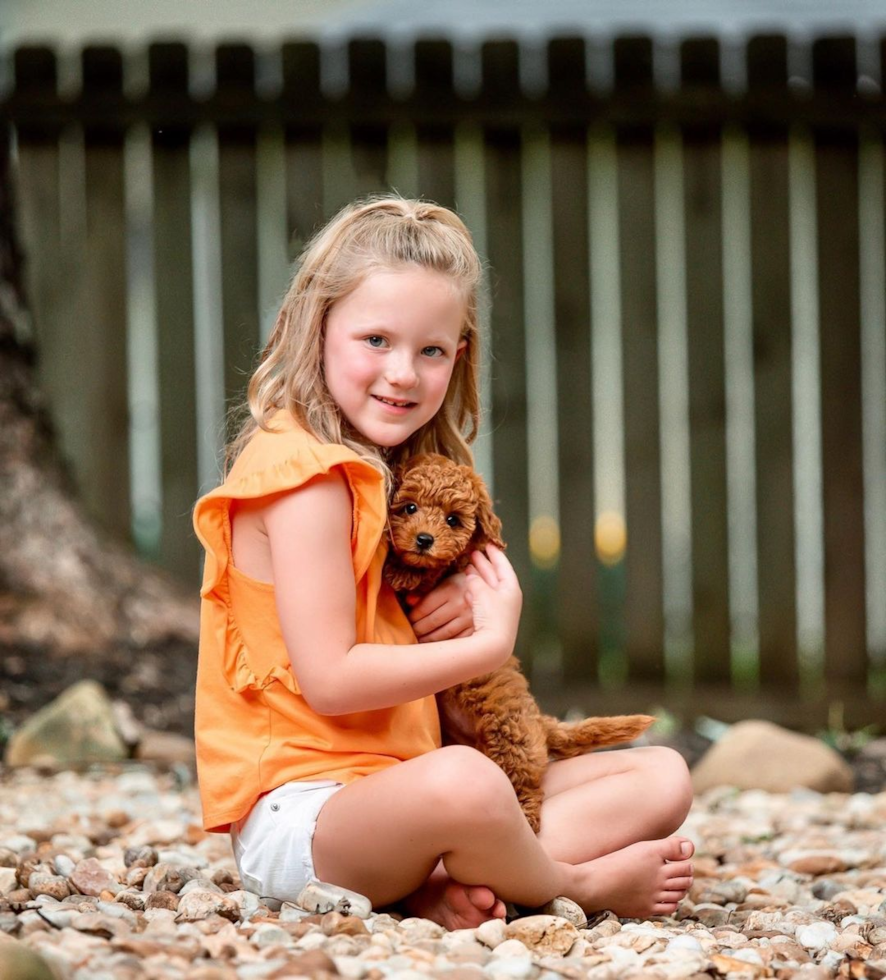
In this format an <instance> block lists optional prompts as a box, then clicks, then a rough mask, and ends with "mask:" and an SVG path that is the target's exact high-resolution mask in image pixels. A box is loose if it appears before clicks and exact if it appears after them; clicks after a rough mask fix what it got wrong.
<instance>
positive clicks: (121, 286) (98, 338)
mask: <svg viewBox="0 0 886 980" xmlns="http://www.w3.org/2000/svg"><path fill="white" fill-rule="evenodd" d="M82 63H83V98H84V100H85V101H87V102H97V101H98V100H100V99H104V98H108V97H110V98H113V97H114V96H117V97H119V96H120V94H121V93H122V89H123V60H122V57H121V54H120V52H119V51H118V50H117V49H116V48H111V47H98V46H96V47H88V48H86V49H84V51H83V62H82ZM84 167H85V178H86V239H85V242H83V243H82V246H81V247H82V248H83V252H82V253H81V255H80V256H79V258H80V261H81V262H82V277H81V279H80V282H81V284H82V286H83V289H82V293H81V294H80V302H79V303H78V305H77V312H78V317H79V321H78V322H77V324H76V331H77V345H78V351H77V356H76V358H75V361H74V363H73V364H72V365H71V366H70V367H71V368H72V369H73V372H74V376H76V377H79V378H80V379H82V383H81V385H80V386H79V395H80V398H81V400H82V403H83V415H82V418H83V422H84V425H83V434H82V440H83V441H82V443H81V445H80V451H79V452H77V460H78V465H77V472H78V480H79V483H80V488H81V490H82V494H83V499H84V501H85V503H86V506H87V508H88V510H89V512H90V513H91V514H92V515H93V517H94V518H95V519H96V521H97V522H98V523H99V524H100V525H101V526H102V527H105V528H107V529H108V530H109V531H111V532H113V533H114V534H116V535H118V536H119V537H120V538H127V539H128V538H129V536H130V524H131V515H130V510H131V509H130V500H129V398H128V386H127V362H126V212H125V199H124V187H123V131H122V130H121V129H119V128H118V127H117V126H116V125H114V124H112V123H102V124H90V125H88V126H86V127H85V129H84ZM72 245H73V243H72ZM77 251H79V249H77Z"/></svg>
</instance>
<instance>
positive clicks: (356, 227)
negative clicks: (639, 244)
mask: <svg viewBox="0 0 886 980" xmlns="http://www.w3.org/2000/svg"><path fill="white" fill-rule="evenodd" d="M410 265H413V266H419V267H421V268H424V269H430V270H433V271H436V272H440V273H442V274H443V275H445V276H447V277H448V278H449V279H450V280H451V281H452V283H453V285H454V286H455V287H456V288H457V289H458V290H459V292H460V294H461V296H462V297H463V299H464V301H465V317H464V323H463V325H462V331H461V339H462V340H465V341H467V344H466V346H465V349H464V351H463V353H462V355H461V357H459V359H458V360H457V361H456V364H455V367H454V369H453V373H452V378H451V380H450V382H449V388H448V390H447V392H446V396H445V398H444V399H443V404H442V406H441V407H440V410H439V411H438V412H437V414H436V415H435V416H434V418H433V419H431V420H430V421H429V422H427V423H426V424H425V425H424V426H422V427H421V428H420V429H419V430H418V431H417V432H415V433H413V435H412V436H411V437H410V438H409V439H408V440H407V441H406V442H405V443H404V444H403V445H402V446H398V447H396V448H395V449H393V450H391V451H389V452H384V451H382V450H381V449H379V447H377V446H375V445H373V444H372V443H369V442H367V441H365V440H363V439H362V438H361V437H360V435H359V433H356V432H355V431H354V430H353V429H352V427H351V426H350V425H349V424H348V422H347V420H346V419H345V418H344V417H343V416H342V413H341V410H340V409H339V407H338V405H337V404H336V403H335V402H334V401H333V400H332V397H331V396H330V394H329V390H328V388H327V385H326V380H325V377H324V373H323V337H324V332H325V325H326V317H327V314H328V313H329V310H330V308H331V307H332V305H333V304H334V303H335V302H337V301H338V300H340V299H342V298H343V297H345V296H347V295H348V294H349V293H350V292H351V291H352V290H354V289H356V288H357V286H359V285H360V283H361V282H363V280H364V279H365V278H366V277H367V276H368V275H369V274H370V273H372V272H374V271H378V270H380V269H401V268H403V267H408V266H410ZM482 277H483V269H482V264H481V262H480V259H479V257H478V255H477V252H476V250H475V249H474V246H473V243H472V240H471V234H470V232H469V231H468V229H467V227H466V226H465V224H464V222H463V221H462V220H461V219H460V218H459V217H458V215H456V214H455V213H454V212H452V211H450V210H449V209H447V208H444V207H441V206H440V205H437V204H432V203H428V202H425V201H411V200H406V199H404V198H401V197H399V196H396V195H384V196H374V197H370V198H365V199H363V200H360V201H356V202H355V203H353V204H350V205H348V206H347V207H345V208H343V209H342V210H341V211H340V212H339V213H338V214H337V215H336V216H335V217H334V218H333V219H332V220H331V221H330V222H329V223H328V224H327V225H326V226H325V227H324V228H322V229H320V231H319V232H317V234H316V235H315V236H314V237H313V238H312V239H311V241H310V242H309V243H308V244H307V246H306V247H305V249H304V251H303V252H302V254H301V257H300V259H299V261H298V263H297V266H296V270H295V274H294V275H293V278H292V282H291V283H290V286H289V290H288V291H287V293H286V297H285V298H284V300H283V304H282V306H281V309H280V313H279V314H278V316H277V320H276V323H275V325H274V329H273V330H272V331H271V335H270V337H269V338H268V342H267V344H266V345H265V348H264V350H263V351H262V353H261V356H260V358H259V363H258V367H257V368H256V370H255V372H254V374H253V375H252V378H251V379H250V382H249V387H248V389H247V398H246V405H245V406H241V408H240V412H241V413H242V414H243V415H245V414H246V411H245V410H246V409H247V408H248V412H249V414H248V416H246V418H245V420H244V421H243V423H242V424H241V426H240V429H239V432H238V434H237V435H236V437H235V438H234V439H233V440H232V441H231V442H230V444H229V445H228V447H227V451H226V454H225V470H226V472H227V471H228V470H229V469H230V467H231V465H232V464H233V462H234V460H235V459H236V458H237V456H238V455H239V454H240V452H241V451H242V449H243V447H244V446H245V445H246V443H247V442H248V441H249V439H250V437H251V436H252V435H253V433H254V432H255V431H256V429H258V428H262V429H265V430H266V431H270V430H271V426H270V425H269V421H270V418H271V416H272V415H273V414H274V413H275V412H276V411H278V410H280V409H288V410H289V412H291V414H292V415H293V416H294V417H295V418H296V419H297V420H298V421H299V422H300V423H301V424H302V425H303V426H304V427H305V428H306V429H308V430H309V431H310V432H311V433H313V435H314V436H316V437H317V439H319V440H320V441H321V442H324V443H339V444H342V445H345V446H348V447H349V448H351V449H353V450H354V451H355V452H356V453H358V454H359V455H360V456H361V457H362V458H364V459H365V460H367V461H368V462H370V463H371V464H372V465H373V466H375V467H376V468H377V469H379V470H380V471H381V472H382V473H383V474H384V476H385V480H386V483H388V485H389V484H390V468H391V467H392V466H394V465H395V464H396V463H397V462H398V461H399V460H400V459H405V458H406V457H408V456H411V455H413V454H415V453H420V452H437V453H442V454H443V455H445V456H448V457H449V458H450V459H453V460H455V461H456V462H458V463H468V464H470V463H471V462H472V460H473V457H472V454H471V450H470V444H471V443H472V442H473V441H474V439H475V438H476V435H477V429H478V426H479V419H480V394H479V370H480V332H479V323H478V321H479V311H478V303H479V300H478V297H479V294H480V285H481V282H482Z"/></svg>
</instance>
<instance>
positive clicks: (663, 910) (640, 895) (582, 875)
mask: <svg viewBox="0 0 886 980" xmlns="http://www.w3.org/2000/svg"><path fill="white" fill-rule="evenodd" d="M694 850H695V848H694V847H693V845H692V842H691V841H688V840H686V838H685V837H666V838H665V839H664V840H648V841H640V842H639V843H637V844H631V845H629V846H628V847H625V848H623V849H622V850H620V851H614V852H613V853H612V854H605V855H603V857H599V858H596V859H595V860H593V861H588V862H587V864H582V865H578V866H577V867H576V872H578V876H579V884H578V888H579V891H580V894H570V895H569V897H570V898H573V899H574V900H575V901H577V902H578V903H579V904H580V905H581V906H582V908H583V909H584V910H585V912H596V911H599V910H600V909H611V910H612V911H613V912H615V914H616V915H618V916H621V917H622V918H625V919H639V918H645V917H646V916H649V915H670V914H671V913H673V912H674V911H675V910H676V908H677V903H678V902H679V901H680V900H681V899H682V898H684V897H685V896H686V893H687V892H688V891H689V887H690V886H691V884H692V865H691V864H690V863H689V861H687V860H686V858H689V857H691V856H692V853H693V851H694Z"/></svg>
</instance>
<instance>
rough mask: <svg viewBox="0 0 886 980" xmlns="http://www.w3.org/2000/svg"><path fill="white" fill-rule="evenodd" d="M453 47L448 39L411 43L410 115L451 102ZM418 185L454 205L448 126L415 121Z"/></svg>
mask: <svg viewBox="0 0 886 980" xmlns="http://www.w3.org/2000/svg"><path fill="white" fill-rule="evenodd" d="M452 59H453V50H452V45H451V44H450V42H449V41H443V40H439V41H436V40H430V39H427V40H422V41H417V42H416V45H415V93H414V96H413V99H414V116H415V118H416V119H417V120H421V119H422V117H423V116H424V115H426V112H425V111H424V110H426V109H427V108H429V107H430V106H431V105H433V104H434V103H439V102H454V101H455V88H454V83H453V62H452ZM415 135H416V144H417V155H418V187H419V194H420V196H422V197H425V198H429V199H430V200H432V201H436V202H437V203H438V204H442V205H444V206H445V207H455V206H456V200H455V136H454V131H453V128H452V126H441V125H433V124H428V123H424V124H422V123H418V124H417V125H416V134H415Z"/></svg>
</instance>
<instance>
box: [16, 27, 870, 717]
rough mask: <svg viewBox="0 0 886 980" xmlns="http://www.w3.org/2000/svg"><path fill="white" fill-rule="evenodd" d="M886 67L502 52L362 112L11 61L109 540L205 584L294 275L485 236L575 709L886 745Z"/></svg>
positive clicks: (488, 459) (519, 484) (516, 526)
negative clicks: (433, 219)
mask: <svg viewBox="0 0 886 980" xmlns="http://www.w3.org/2000/svg"><path fill="white" fill-rule="evenodd" d="M873 50H874V46H872V45H871V44H867V46H866V47H863V48H862V47H857V45H856V42H855V40H854V39H852V38H848V37H826V38H819V39H817V40H815V41H814V42H813V43H810V44H809V45H808V46H806V47H803V46H791V45H790V44H789V43H788V41H787V40H786V39H785V38H784V37H779V36H765V37H762V36H761V37H754V38H752V39H750V40H749V41H748V42H747V43H746V45H745V46H744V47H743V48H742V49H741V51H736V50H735V49H734V48H731V49H729V50H728V51H724V50H721V46H720V45H719V43H718V41H717V40H716V39H713V38H688V39H686V40H684V41H683V42H682V43H681V44H680V45H679V47H678V49H677V50H676V52H675V51H674V50H672V49H664V48H661V47H659V46H657V45H656V44H655V42H654V41H653V40H651V39H649V38H646V37H640V36H637V37H623V38H618V39H615V40H614V41H613V42H612V44H611V45H610V46H609V47H608V48H606V49H605V50H603V49H602V48H600V47H599V46H596V47H594V49H593V53H592V55H591V57H589V51H588V45H587V43H586V40H585V39H583V38H578V37H566V38H557V39H553V40H551V41H550V42H549V43H548V45H547V49H546V55H547V59H546V64H547V69H546V73H545V76H544V78H541V77H540V76H537V77H536V78H535V81H534V83H533V81H532V78H531V77H530V76H529V75H528V73H527V72H525V71H524V72H522V74H521V57H524V56H525V52H523V51H521V48H520V45H519V44H518V43H516V42H511V41H491V42H488V43H485V44H483V45H482V46H481V48H480V49H479V50H478V51H477V52H475V54H476V55H477V59H476V62H475V63H476V65H478V66H479V71H478V72H477V73H476V74H477V81H476V84H473V85H472V84H471V74H470V71H467V70H466V66H468V67H469V63H470V58H469V57H468V55H469V53H468V54H466V53H465V52H459V51H454V50H453V48H452V46H451V45H450V44H449V43H448V42H447V41H445V40H439V39H428V40H420V41H418V42H416V43H415V45H414V48H413V49H411V50H410V51H409V52H404V51H403V50H402V49H398V51H397V53H396V58H397V59H399V60H398V62H397V64H398V66H399V67H402V66H403V64H404V63H405V62H404V61H403V59H407V60H410V59H411V62H412V65H413V68H414V84H412V85H411V86H410V87H409V90H408V91H405V90H404V89H403V87H402V86H401V87H400V89H399V90H397V91H394V92H391V91H390V90H389V86H388V84H387V79H388V77H389V75H390V69H391V65H390V64H389V62H390V61H392V60H393V58H394V57H395V55H394V53H393V52H391V51H388V49H387V48H386V45H385V43H384V42H382V41H381V40H375V39H361V40H354V41H352V42H350V44H349V45H348V47H347V63H348V84H347V87H346V89H345V90H344V91H335V92H331V91H330V90H329V86H328V85H324V84H321V80H322V79H323V78H324V77H326V76H325V75H324V72H323V68H324V63H325V61H324V59H326V58H327V57H328V52H326V51H325V50H324V49H321V48H320V47H319V46H318V45H317V44H315V43H312V42H308V41H298V42H293V43H287V44H283V45H282V46H281V48H280V49H279V50H276V51H261V52H256V51H254V50H253V49H252V48H250V47H248V46H246V45H242V44H227V45H222V46H219V47H218V48H217V49H216V50H215V51H214V52H212V55H213V59H212V60H213V64H212V65H211V66H210V67H212V68H214V71H210V72H208V73H207V72H206V71H203V70H197V71H195V70H193V68H194V66H195V65H197V67H198V68H200V66H201V65H202V67H203V68H204V69H205V67H206V64H205V62H206V59H203V61H200V59H199V58H198V55H199V52H195V51H191V50H189V48H188V47H186V46H185V45H183V44H175V43H164V44H156V45H153V46H151V47H150V48H149V49H148V50H147V51H146V52H127V53H125V54H124V53H123V52H121V51H120V50H117V49H116V48H113V47H91V48H87V49H85V50H83V51H82V53H81V56H79V57H78V60H77V62H76V63H74V62H72V61H71V59H70V58H67V59H61V58H59V57H57V56H56V54H55V53H54V52H53V51H52V50H49V49H46V48H36V47H29V48H22V49H19V50H17V51H15V52H13V53H12V55H11V58H12V70H11V72H10V73H9V75H10V77H11V84H10V87H9V89H8V91H6V93H5V94H4V96H3V99H2V102H0V110H2V113H3V115H4V117H5V118H7V119H9V120H11V122H12V123H13V125H14V127H15V133H16V145H17V160H18V181H19V205H20V213H21V226H22V232H23V240H24V245H25V249H26V256H27V262H28V266H27V270H28V282H29V285H30V293H31V296H30V298H31V305H32V309H33V312H34V318H35V330H36V334H37V336H38V339H39V342H40V350H41V358H42V362H41V364H42V367H41V370H42V379H43V383H44V385H45V388H46V390H47V391H48V392H49V395H50V398H51V401H52V406H53V410H54V417H55V420H56V423H57V425H58V428H59V432H60V436H61V440H62V444H63V447H64V449H65V451H66V453H67V454H68V456H69V458H70V460H71V462H72V467H73V470H74V473H75V475H76V477H77V480H78V483H79V486H80V488H81V491H82V494H83V496H84V499H85V501H86V502H87V505H88V507H89V508H90V510H91V512H92V513H93V514H94V515H95V516H96V518H97V519H98V520H100V521H101V522H102V523H103V524H104V525H105V526H106V527H107V528H108V529H109V530H110V531H112V532H114V533H117V534H119V535H124V536H130V535H132V534H134V535H135V539H136V540H137V541H138V542H140V543H141V545H142V547H143V550H145V551H147V552H149V553H153V555H154V557H156V559H157V560H158V561H159V562H160V563H161V564H163V565H165V566H166V567H168V568H170V569H171V570H173V571H175V572H177V573H178V574H180V575H184V576H187V577H188V578H189V579H190V580H191V581H194V582H195V583H196V579H197V575H196V570H197V567H198V554H199V549H198V547H197V544H196V542H195V540H194V538H193V535H192V533H191V531H190V509H191V506H192V504H193V500H194V499H195V497H196V495H197V493H198V491H199V490H200V489H201V487H202V488H203V489H205V488H206V487H207V485H208V484H209V483H211V482H212V479H213V477H214V474H215V469H214V467H215V459H216V454H217V450H218V446H219V434H220V432H221V428H222V414H223V408H224V404H225V400H230V399H233V398H235V397H236V396H237V394H238V393H239V392H240V391H242V387H243V384H244V379H245V376H246V374H247V373H248V371H249V368H250V364H251V362H252V359H253V357H254V354H255V352H256V349H257V347H258V345H259V343H260V340H261V337H262V335H263V332H264V331H265V330H266V329H267V322H268V317H269V316H271V315H272V314H273V308H274V302H275V300H276V299H277V298H278V297H279V296H280V295H281V294H282V292H283V290H284V288H285V285H286V275H287V269H288V264H289V262H290V261H291V259H292V258H293V257H294V255H295V254H297V252H298V249H299V247H300V246H301V244H302V243H303V242H304V241H305V240H306V238H307V237H308V236H309V235H310V233H311V231H312V230H313V229H314V228H315V227H316V225H317V224H318V222H321V221H322V220H323V219H324V218H326V217H328V216H329V215H330V214H331V213H333V212H334V211H335V210H336V209H337V208H338V207H339V206H341V205H342V204H344V203H345V202H346V201H348V200H350V199H352V198H353V197H355V196H357V195H359V194H363V193H366V192H370V191H376V190H382V189H385V188H388V187H391V186H393V187H396V189H397V190H399V191H401V192H402V193H405V194H407V195H421V196H424V197H427V198H431V199H434V200H437V201H439V202H441V203H444V204H447V205H450V206H455V207H457V208H458V209H459V211H460V212H461V213H462V214H463V215H464V216H465V218H466V220H467V221H468V223H469V224H470V226H471V227H472V230H473V232H474V234H475V236H476V240H477V243H478V246H479V247H480V249H481V251H482V252H483V253H484V255H485V257H486V258H487V259H488V262H489V265H490V268H491V276H490V291H491V298H492V307H491V316H490V331H489V335H490V351H491V355H492V357H491V362H490V364H491V366H490V367H489V369H488V375H487V379H486V398H487V406H488V409H489V413H488V419H487V423H486V428H485V433H484V436H483V437H482V439H481V440H480V445H479V448H478V462H479V465H480V466H481V468H482V469H483V471H484V472H485V473H486V474H487V476H488V477H489V478H490V480H491V482H492V483H493V485H494V492H495V496H496V498H497V507H498V511H499V513H500V515H501V517H502V519H503V521H504V526H505V530H506V536H507V538H508V541H509V549H510V554H511V556H512V559H513V561H514V563H515V564H516V566H517V568H518V571H519V573H520V575H521V578H522V581H523V583H524V588H525V592H526V597H527V601H526V616H525V621H524V624H523V628H522V632H521V647H520V653H521V655H522V657H523V659H524V662H525V663H526V664H527V667H528V669H529V670H530V671H531V673H532V675H533V678H534V682H535V683H536V686H537V687H538V689H539V690H540V691H542V693H543V695H544V698H545V700H546V702H547V703H548V704H549V705H550V706H551V707H552V708H560V709H564V708H566V707H569V706H574V707H578V708H582V709H585V710H597V711H610V712H612V711H616V710H636V709H640V708H646V707H648V706H650V705H654V704H661V705H665V706H668V707H669V708H671V710H674V711H676V712H678V713H690V712H701V713H707V714H711V715H714V716H717V717H722V718H725V719H732V718H736V717H740V716H746V715H751V714H753V715H764V716H768V717H772V718H775V719H778V720H781V721H784V722H787V723H790V724H794V725H798V726H800V725H804V726H815V725H819V724H822V723H824V722H825V721H826V720H827V715H828V710H829V708H833V706H834V705H835V704H842V705H843V706H844V710H845V719H846V722H847V723H848V724H853V725H854V724H863V723H870V722H879V721H881V720H882V718H883V716H884V710H883V709H884V701H883V700H882V698H883V685H882V683H881V681H882V675H883V673H884V671H883V667H884V664H886V588H884V581H886V353H884V349H886V344H884V335H886V330H884V322H886V314H884V308H886V286H884V283H886V262H884V232H883V227H884V176H883V173H884V171H883V136H884V127H886V101H884V98H883V96H882V95H881V91H880V87H879V78H880V73H881V66H880V65H879V64H877V65H873V64H868V63H867V62H870V61H871V60H872V59H871V58H870V57H867V62H865V63H864V64H862V65H861V67H859V55H864V54H865V52H866V53H867V55H870V52H871V51H873ZM883 51H884V52H886V47H884V48H883ZM669 52H670V54H669ZM675 54H676V57H674V55H675ZM727 55H728V63H729V65H730V66H731V67H730V72H731V74H730V76H729V78H728V80H727V81H728V84H727V83H726V81H724V79H723V78H722V77H721V63H726V60H727ZM413 56H414V57H413ZM884 57H886V55H884ZM466 59H467V60H466ZM881 60H882V59H881ZM589 62H590V64H591V66H592V67H593V68H594V71H593V77H594V78H595V79H596V78H600V77H603V76H605V75H606V74H607V72H608V75H609V76H610V78H611V85H607V86H606V87H605V88H600V87H597V88H594V87H592V86H591V84H590V83H589V75H588V67H589ZM533 63H534V62H533ZM601 65H602V69H600V66H601ZM669 65H670V66H671V68H672V72H671V74H669V73H668V66H669ZM789 65H790V68H789ZM398 74H399V75H400V76H402V72H400V73H398ZM883 74H884V76H886V72H884V73H883ZM207 76H213V80H212V82H211V84H207V82H206V78H207ZM527 78H529V82H528V83H527ZM72 79H74V81H72ZM158 474H159V476H158ZM154 484H156V486H154ZM151 487H154V489H151ZM625 528H626V531H627V545H626V547H622V546H621V544H620V537H621V532H622V531H623V530H624V529H625ZM607 529H608V531H609V534H608V537H607V536H606V532H607ZM530 530H531V533H530ZM595 531H596V533H597V539H596V545H595ZM558 535H559V541H558V539H557V538H558Z"/></svg>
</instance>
